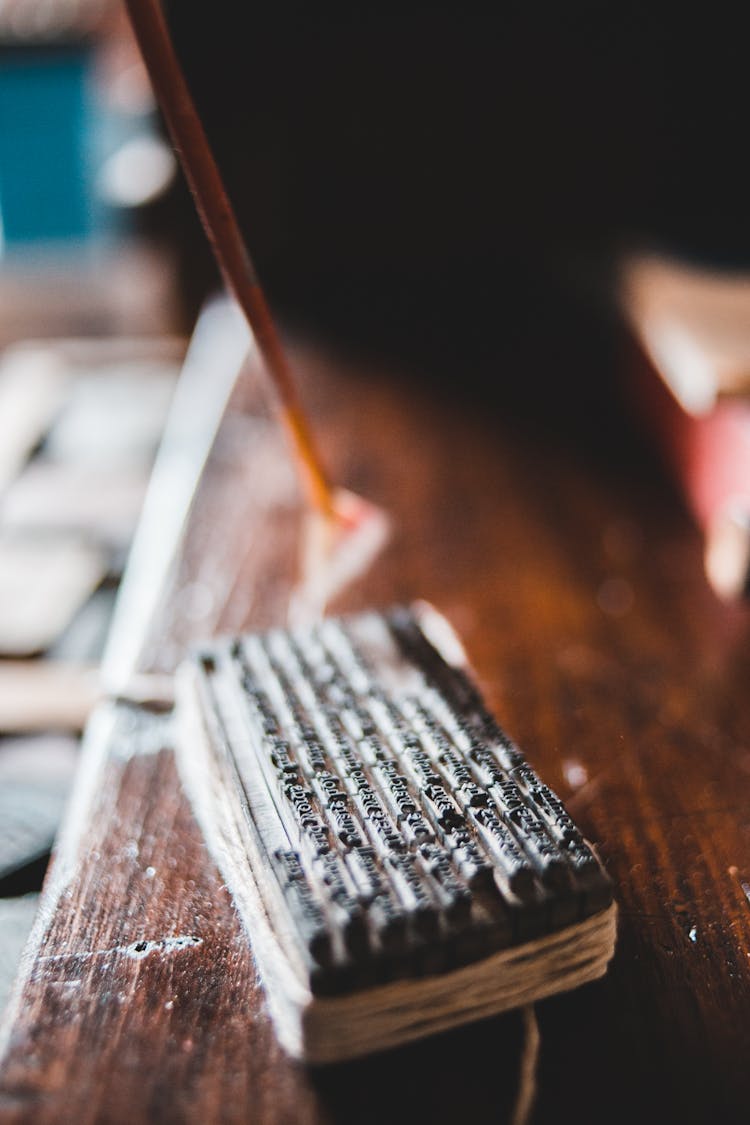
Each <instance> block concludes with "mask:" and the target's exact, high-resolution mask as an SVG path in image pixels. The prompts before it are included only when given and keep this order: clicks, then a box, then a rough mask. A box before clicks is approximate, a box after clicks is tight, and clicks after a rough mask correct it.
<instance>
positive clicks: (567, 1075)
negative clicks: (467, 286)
mask: <svg viewBox="0 0 750 1125" xmlns="http://www.w3.org/2000/svg"><path fill="white" fill-rule="evenodd" d="M297 361H298V366H299V368H300V371H301V374H302V376H303V389H304V393H305V397H306V398H307V399H308V401H309V403H310V404H311V406H312V408H313V413H314V416H315V419H316V422H317V425H318V428H319V431H320V433H321V436H322V439H323V445H324V448H325V449H326V451H327V454H328V458H329V461H330V464H331V467H332V469H333V470H334V472H335V475H336V477H337V479H340V480H341V481H343V482H344V483H346V484H347V485H349V486H350V487H352V488H354V489H356V490H357V491H360V492H361V493H363V494H365V495H367V496H368V497H369V498H370V499H373V500H376V501H378V502H380V503H382V504H384V505H385V506H386V507H387V508H388V509H389V511H390V512H391V513H392V515H393V517H394V526H395V533H394V536H393V538H392V541H391V543H390V545H389V547H388V549H387V550H386V552H385V553H384V555H383V556H382V558H381V559H380V560H379V562H378V564H377V565H376V567H375V568H374V570H373V571H372V572H371V573H370V575H369V576H368V577H367V579H366V581H364V582H363V583H361V584H360V585H359V586H358V587H357V588H355V589H352V590H351V591H350V592H349V593H348V594H347V595H346V597H345V598H344V599H343V600H342V602H341V605H340V606H339V607H337V608H343V607H352V608H354V607H359V606H365V605H368V604H377V605H383V604H386V603H388V602H391V601H393V600H404V599H409V598H413V597H425V598H429V599H430V600H432V601H433V602H434V603H435V604H436V605H437V606H438V608H439V609H441V610H442V611H443V612H444V613H446V614H447V616H448V617H449V618H450V620H451V621H452V622H453V624H454V625H455V626H456V628H457V629H458V630H459V632H460V633H461V635H462V637H463V639H464V641H465V643H466V647H467V649H468V652H469V654H470V657H471V659H472V661H473V663H474V666H475V668H476V671H477V674H478V677H479V680H480V682H481V686H482V688H483V690H484V691H485V693H486V694H487V697H488V700H489V701H490V703H491V705H492V706H493V708H494V710H495V711H496V713H497V715H498V716H499V718H500V719H501V721H502V722H503V724H504V725H505V726H506V727H507V728H508V730H509V732H510V733H511V734H512V735H513V736H514V737H515V738H516V740H517V741H518V742H519V743H520V745H521V746H522V747H523V748H524V750H525V751H526V753H527V755H528V757H529V758H530V760H531V762H532V764H533V765H534V767H535V768H536V769H537V770H538V771H539V772H540V773H541V775H542V776H543V777H544V779H545V780H546V781H547V782H548V783H549V784H551V785H552V786H553V787H554V788H555V789H556V790H557V791H558V792H559V794H560V795H561V796H562V797H563V798H564V799H565V800H566V802H567V803H568V806H569V808H570V809H571V811H572V813H573V814H574V816H575V817H576V819H577V820H578V822H579V823H580V825H581V827H582V828H583V829H584V831H585V832H586V834H587V835H588V836H589V838H590V839H592V840H593V841H595V842H596V843H597V845H598V847H599V849H600V852H601V854H602V857H603V859H604V860H605V862H606V864H607V867H608V869H609V871H610V874H611V875H612V877H613V879H614V882H615V886H616V893H617V897H618V900H619V903H620V907H621V916H620V937H619V943H618V949H617V953H616V956H615V960H614V962H613V964H612V967H611V969H610V972H609V974H608V976H607V977H606V978H605V979H604V980H602V981H601V982H598V983H596V984H593V985H589V986H586V987H585V988H583V989H581V990H580V991H579V992H577V993H575V994H570V995H566V996H563V997H559V998H556V999H553V1000H549V1001H546V1002H544V1003H542V1004H540V1005H539V1006H538V1017H539V1023H540V1028H541V1061H540V1069H539V1097H538V1101H537V1107H536V1111H535V1117H534V1120H535V1121H536V1122H538V1123H542V1122H553V1121H557V1122H567V1121H570V1122H591V1123H594V1122H596V1123H599V1122H602V1121H608V1122H632V1121H633V1120H642V1121H659V1122H672V1121H674V1122H679V1123H681V1125H686V1123H692V1122H696V1123H697V1122H712V1123H713V1122H735V1121H736V1122H741V1121H742V1122H745V1121H747V1119H748V1109H747V1105H748V1101H749V1100H750V1071H748V1067H747V1059H748V1057H749V1056H750V1022H748V1020H747V1012H748V1010H750V699H749V698H748V673H749V672H750V646H748V636H749V632H750V615H748V613H747V611H746V610H743V609H742V608H737V607H726V606H723V605H721V604H720V603H719V602H717V601H716V599H715V598H714V597H713V595H712V594H711V593H710V591H709V590H708V588H707V586H706V584H705V581H704V578H703V574H702V566H701V544H700V540H699V536H698V534H697V532H695V531H694V529H693V528H692V526H691V525H690V523H689V521H688V519H687V517H686V516H685V514H684V513H683V512H682V511H681V509H680V506H679V503H678V501H677V500H676V498H675V496H674V495H673V493H672V491H671V490H670V488H669V487H668V485H667V484H665V483H664V482H663V481H662V480H661V477H660V476H659V473H658V469H657V468H656V466H655V464H654V462H653V461H652V460H651V459H650V457H649V456H648V454H647V452H646V451H644V450H643V448H642V447H641V445H640V443H639V442H638V439H637V437H634V436H632V435H630V434H628V433H627V432H626V431H623V433H619V434H617V435H615V436H613V437H612V438H611V440H610V436H609V435H604V436H603V435H602V434H601V433H600V432H599V430H600V425H599V422H598V421H597V419H595V418H591V419H589V420H586V419H584V420H583V422H582V423H581V421H580V419H579V421H578V422H577V423H576V425H572V423H571V425H570V426H568V425H567V423H566V421H565V420H564V419H558V420H557V424H556V425H554V424H549V423H548V422H545V421H544V420H542V419H541V418H535V416H534V414H533V413H531V414H528V413H527V415H526V416H525V417H524V418H523V419H519V418H518V417H516V416H513V415H510V414H509V413H507V412H503V411H502V410H498V409H493V410H489V409H488V408H487V406H486V405H485V404H481V405H479V404H475V405H474V406H472V405H471V404H470V403H467V401H466V397H467V396H466V395H451V394H449V393H448V392H446V391H440V392H438V391H437V390H435V389H434V388H432V387H431V386H430V385H429V383H425V382H422V383H417V382H412V381H408V380H405V379H404V378H401V377H399V376H398V374H397V373H394V372H390V373H387V372H386V373H384V372H378V373H371V372H366V371H364V370H362V369H346V368H345V367H344V366H343V365H342V364H333V363H332V362H331V361H328V360H326V359H325V358H324V357H321V356H316V355H315V354H313V353H303V352H301V353H300V354H299V355H298V356H297ZM243 401H244V396H243V394H242V393H239V392H238V394H237V395H235V398H234V400H233V405H232V407H231V409H230V413H229V416H228V418H227V419H226V421H225V424H224V426H223V429H222V431H221V434H220V437H219V441H218V443H217V447H216V450H215V452H214V455H213V456H212V458H211V459H210V461H209V465H208V468H207V472H206V475H205V478H204V482H203V485H202V490H201V492H200V494H199V496H198V499H197V501H196V504H195V506H194V509H193V514H192V517H191V522H190V528H189V532H188V537H187V541H186V544H185V546H184V549H183V553H182V559H183V561H182V564H181V566H180V567H178V568H177V570H176V571H175V575H174V577H173V582H172V585H171V589H170V592H169V595H168V597H167V598H166V601H165V604H164V609H163V611H162V614H161V616H160V618H159V622H158V625H157V626H156V627H155V631H154V634H153V636H152V638H151V640H150V641H149V644H148V645H147V646H146V649H145V650H144V656H143V661H142V666H143V667H144V668H149V667H161V668H164V667H166V668H169V667H170V666H171V665H173V664H174V661H175V660H176V659H177V658H178V656H179V653H180V651H181V650H182V649H183V647H184V645H185V644H186V643H187V642H188V641H189V639H190V637H191V636H193V637H194V636H197V635H200V634H202V633H205V632H206V631H211V630H213V629H214V628H219V629H221V628H233V629H234V628H237V627H239V626H245V625H253V624H265V623H267V621H268V620H274V619H276V620H278V619H279V617H280V616H281V615H283V612H284V605H285V599H286V596H287V593H288V590H289V585H290V580H291V576H292V573H293V559H294V539H295V528H296V522H295V521H296V514H295V512H296V508H295V503H296V501H295V492H294V487H293V484H292V483H291V482H289V481H287V484H286V485H284V486H283V488H282V487H281V486H280V487H279V490H278V491H277V492H276V493H275V495H276V496H277V500H278V503H274V504H271V505H270V506H269V505H267V504H264V503H256V501H255V500H254V499H253V497H254V495H255V496H258V495H260V494H261V493H262V491H263V487H265V486H264V485H263V481H265V482H266V484H267V483H268V481H269V480H270V481H271V482H272V481H273V479H274V478H273V473H274V472H275V471H276V470H275V468H274V466H278V464H280V459H283V451H282V450H281V448H280V447H279V446H278V444H277V443H276V442H275V440H274V439H273V438H268V437H267V436H266V437H265V438H264V437H262V436H261V437H260V438H258V434H259V430H258V427H257V425H256V424H255V422H254V421H253V419H252V417H248V414H247V412H246V411H245V410H244V409H243ZM263 432H264V433H265V432H266V431H263ZM253 440H260V441H267V442H268V445H267V448H266V450H265V452H264V455H263V457H264V459H265V463H266V464H267V466H268V468H267V469H263V468H261V467H260V466H259V463H258V459H257V457H256V456H255V454H253V453H252V452H249V450H251V449H252V448H256V450H257V449H258V448H260V447H258V446H256V447H253V445H252V441H253ZM266 472H268V473H269V474H271V475H270V476H269V477H265V476H264V474H265V473H266ZM258 474H261V475H260V476H259V475H258ZM271 492H273V488H272V489H271ZM269 495H270V493H269ZM206 588H208V590H209V593H208V594H207V593H206ZM224 595H230V596H229V597H228V599H225V597H224ZM186 607H187V608H186ZM126 711H127V709H126ZM126 718H127V715H126ZM123 721H125V719H124V720H123ZM146 727H147V728H148V729H149V731H150V733H148V734H145V735H144V734H141V735H139V736H138V737H136V734H135V733H133V734H132V735H131V736H123V737H121V738H118V739H117V740H114V742H113V741H112V740H110V741H109V742H108V741H107V739H106V738H104V736H103V735H102V736H100V738H101V739H102V740H103V741H101V742H100V743H99V744H98V745H99V748H98V749H97V746H94V745H93V743H92V745H91V746H90V747H89V751H88V754H87V759H86V761H87V763H88V765H87V772H88V788H86V786H85V785H83V784H82V785H81V786H79V790H78V798H77V800H78V805H77V809H76V810H74V815H73V816H71V817H70V818H69V821H68V827H67V831H66V834H65V835H64V836H63V838H62V839H61V841H60V843H59V846H58V854H57V859H56V861H55V862H54V864H53V867H52V870H51V872H50V875H49V876H48V881H47V886H46V889H45V898H46V912H45V913H44V914H43V915H42V918H41V920H40V922H39V924H38V926H37V929H36V931H35V934H34V935H33V937H32V943H31V947H30V948H29V950H28V955H27V964H26V969H25V976H24V979H23V982H22V990H21V992H20V994H19V997H18V1002H17V1004H16V1005H15V1007H14V1008H12V1009H11V1012H10V1017H9V1021H8V1025H7V1027H6V1031H7V1033H8V1036H9V1037H8V1039H7V1050H6V1054H5V1057H4V1061H3V1064H2V1070H1V1071H0V1117H1V1118H2V1120H4V1121H5V1120H7V1121H9V1122H10V1121H19V1122H26V1121H33V1122H40V1123H42V1122H58V1121H80V1122H129V1123H132V1122H166V1121H170V1122H171V1121H174V1122H183V1121H184V1122H196V1123H197V1122H209V1121H226V1122H259V1123H263V1125H266V1123H268V1125H271V1123H277V1122H279V1123H280V1122H336V1123H339V1122H340V1123H350V1122H368V1123H369V1122H373V1123H375V1122H382V1121H385V1120H388V1121H393V1122H401V1121H403V1122H406V1121H409V1122H410V1123H415V1122H422V1121H424V1122H427V1121H429V1122H434V1123H438V1122H441V1123H442V1122H446V1123H447V1122H455V1121H467V1122H476V1123H480V1122H498V1121H503V1120H505V1119H506V1118H507V1113H508V1111H509V1107H510V1106H511V1104H512V1101H513V1097H514V1094H515V1089H516V1083H517V1073H518V1058H519V1050H520V1046H521V1024H520V1019H519V1018H518V1017H517V1016H516V1015H509V1016H505V1017H501V1018H498V1019H493V1020H490V1021H486V1022H484V1023H481V1024H478V1025H475V1026H474V1027H470V1028H467V1029H463V1030H461V1031H457V1032H453V1033H450V1034H447V1035H443V1036H440V1037H437V1038H435V1039H433V1040H430V1041H426V1042H423V1043H421V1044H418V1045H415V1046H413V1047H409V1048H406V1049H402V1050H399V1051H394V1052H391V1053H389V1054H385V1055H382V1056H379V1057H375V1058H371V1059H369V1060H365V1061H362V1062H358V1063H354V1064H347V1065H342V1066H338V1067H333V1068H328V1069H326V1070H321V1071H318V1072H315V1071H306V1070H304V1069H303V1068H301V1067H299V1066H297V1065H294V1064H291V1063H289V1062H288V1061H287V1060H286V1059H284V1057H283V1056H282V1055H281V1054H280V1052H279V1050H278V1048H277V1046H276V1045H275V1042H274V1039H273V1035H272V1032H271V1029H270V1026H269V1023H268V1019H267V1016H266V1013H265V1008H264V1003H263V996H262V991H261V990H260V988H259V986H258V982H257V980H256V976H255V972H254V968H253V963H252V958H251V955H250V953H249V951H248V947H247V942H246V939H245V938H244V936H243V934H242V931H241V929H240V927H239V924H238V922H237V920H236V917H235V915H234V912H233V910H232V906H231V903H230V901H229V899H228V895H227V892H226V891H225V889H224V888H223V887H222V885H221V881H220V878H219V876H218V874H217V872H216V870H215V868H214V866H213V864H212V863H211V861H210V858H209V857H208V856H207V854H206V851H205V848H204V845H203V844H202V841H201V838H200V835H199V833H198V831H197V829H196V827H195V824H194V822H193V820H192V817H191V814H190V810H189V808H188V807H187V805H186V803H185V800H184V798H183V797H182V795H181V792H180V789H179V785H178V782H177V778H176V774H175V770H174V764H173V759H172V753H171V749H170V738H171V734H170V731H169V726H168V722H167V721H165V720H164V719H157V718H152V719H151V720H150V721H147V722H146ZM177 939H181V940H177ZM143 943H153V944H146V945H145V946H143ZM136 947H142V948H136Z"/></svg>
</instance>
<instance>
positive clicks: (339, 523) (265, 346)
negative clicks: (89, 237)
mask: <svg viewBox="0 0 750 1125" xmlns="http://www.w3.org/2000/svg"><path fill="white" fill-rule="evenodd" d="M126 7H127V9H128V13H129V15H130V20H131V23H132V26H133V30H134V32H135V36H136V39H137V41H138V45H139V47H140V50H141V53H142V55H143V59H144V62H145V64H146V68H147V70H148V73H149V76H150V79H151V83H152V85H153V88H154V93H155V95H156V99H157V101H158V103H159V106H160V108H161V111H162V113H163V115H164V119H165V122H166V124H167V128H168V129H169V132H170V134H171V136H172V140H173V142H174V144H175V147H176V149H177V152H178V155H179V158H180V162H181V164H182V168H183V171H184V173H185V177H186V179H187V182H188V185H189V187H190V190H191V192H192V195H193V199H194V201H195V206H196V209H197V211H198V214H199V216H200V219H201V222H202V223H203V227H204V230H205V232H206V235H207V236H208V240H209V242H210V243H211V246H212V248H213V252H214V255H215V257H216V261H217V263H218V266H219V269H220V271H221V274H222V277H223V279H224V282H225V284H226V286H227V288H228V289H229V290H230V292H231V293H232V294H233V295H234V297H235V299H236V301H237V303H238V305H239V306H240V308H241V310H242V312H243V314H244V316H245V318H246V320H247V323H248V325H249V327H250V330H251V332H252V334H253V335H254V337H255V341H256V344H257V346H258V350H259V352H260V354H261V357H262V359H263V361H264V363H265V366H266V369H267V370H268V373H269V375H270V376H271V378H272V380H273V383H274V385H275V387H276V390H277V392H278V395H279V399H280V403H281V416H282V419H283V422H284V424H285V426H286V429H287V431H288V433H289V435H290V438H291V441H292V446H293V449H294V452H295V454H296V461H297V466H298V469H299V471H300V474H301V476H302V480H303V483H304V486H305V492H306V496H307V499H308V500H309V503H310V506H311V509H312V511H313V513H315V514H317V516H318V517H322V519H320V518H318V520H317V521H316V522H317V527H316V528H315V530H314V531H313V532H312V534H311V536H310V537H311V539H312V541H313V544H314V550H315V552H316V554H320V550H321V547H320V544H321V543H323V544H324V549H325V550H326V551H327V552H328V553H329V554H330V553H332V551H333V549H334V548H336V549H337V548H338V546H339V545H340V539H341V537H342V535H343V536H347V537H348V538H351V535H352V534H353V533H355V532H358V531H360V530H363V529H364V531H365V534H364V539H365V540H366V541H367V544H368V545H374V549H377V547H378V546H379V545H380V542H381V541H382V538H383V536H382V531H383V530H384V528H383V515H382V513H380V512H379V511H378V510H377V509H375V508H374V507H373V506H372V505H371V504H369V503H367V502H366V501H364V500H363V499H362V498H360V497H357V496H354V495H353V494H352V493H349V492H347V491H346V490H344V489H339V488H334V487H333V486H332V484H331V482H330V480H329V477H328V474H327V472H326V470H325V468H324V466H323V462H322V460H321V457H320V454H319V452H318V449H317V446H316V442H315V440H314V436H313V434H312V431H311V429H310V426H309V423H308V421H307V418H306V416H305V413H304V411H303V409H302V405H301V403H300V400H299V396H298V393H297V387H296V385H295V381H294V377H293V375H292V371H291V366H290V363H289V360H288V357H287V355H286V352H285V349H284V347H283V345H282V343H281V339H280V336H279V333H278V330H277V328H276V325H275V322H274V319H273V316H272V314H271V310H270V308H269V305H268V301H267V300H266V297H265V294H264V292H263V288H262V286H261V284H260V281H259V280H258V275H257V273H256V270H255V267H254V265H253V262H252V259H251V257H250V253H249V251H248V248H247V245H246V242H245V239H244V238H243V235H242V232H241V230H240V226H239V223H238V221H237V217H236V215H235V212H234V208H233V207H232V204H231V201H230V199H229V195H228V193H227V190H226V188H225V186H224V182H223V180H222V176H221V173H220V171H219V168H218V165H217V163H216V160H215V158H214V156H213V153H212V151H211V146H210V144H209V142H208V138H207V136H206V133H205V130H204V128H203V125H202V124H201V120H200V117H199V115H198V112H197V110H196V107H195V104H194V102H193V99H192V97H191V94H190V91H189V89H188V86H187V82H186V80H185V76H184V74H183V72H182V68H181V66H180V63H179V60H178V58H177V55H176V53H175V50H174V46H173V45H172V41H171V37H170V34H169V29H168V27H167V24H166V21H165V18H164V15H163V13H162V11H161V7H160V5H159V3H158V0H126ZM321 526H322V528H323V531H322V533H321ZM373 527H375V528H376V531H375V533H373V530H372V529H373ZM308 556H309V552H308ZM368 561H369V559H368Z"/></svg>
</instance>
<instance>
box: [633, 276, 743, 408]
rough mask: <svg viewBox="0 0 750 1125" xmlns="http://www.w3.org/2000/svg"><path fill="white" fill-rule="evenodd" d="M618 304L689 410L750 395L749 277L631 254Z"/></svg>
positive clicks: (658, 368) (656, 365) (662, 373)
mask: <svg viewBox="0 0 750 1125" xmlns="http://www.w3.org/2000/svg"><path fill="white" fill-rule="evenodd" d="M620 298H621V304H622V307H623V310H624V312H625V314H626V316H627V317H628V319H629V320H630V321H631V323H632V325H633V327H634V329H635V331H636V334H637V335H638V337H639V339H640V341H641V343H642V344H643V346H644V348H645V350H646V352H647V353H648V355H649V358H650V359H651V361H652V362H653V364H654V365H655V367H656V368H657V370H658V371H659V373H660V374H661V376H662V378H663V379H664V381H665V382H666V383H667V385H668V386H669V387H670V389H671V391H672V393H673V394H674V396H675V398H676V399H677V400H678V402H679V403H680V404H681V406H682V407H683V408H684V409H685V410H687V411H689V412H690V413H691V414H706V413H708V412H709V411H710V410H711V409H712V407H713V406H714V404H715V402H716V399H717V398H718V396H719V395H722V394H739V393H743V392H746V391H750V274H748V273H719V272H716V271H712V270H708V269H699V268H697V267H693V266H689V265H686V264H685V263H683V262H678V261H675V260H671V259H669V258H663V257H659V256H656V255H650V254H640V255H632V256H630V257H628V258H626V259H625V261H624V262H623V263H622V265H621V274H620Z"/></svg>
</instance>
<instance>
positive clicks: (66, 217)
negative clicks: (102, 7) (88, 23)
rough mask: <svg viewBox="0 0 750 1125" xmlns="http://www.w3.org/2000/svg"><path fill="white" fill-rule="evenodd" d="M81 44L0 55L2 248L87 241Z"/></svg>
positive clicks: (90, 203)
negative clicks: (78, 45)
mask: <svg viewBox="0 0 750 1125" xmlns="http://www.w3.org/2000/svg"><path fill="white" fill-rule="evenodd" d="M91 88H92V84H91V54H90V51H89V50H88V49H87V48H86V47H75V48H74V47H65V48H63V49H58V50H54V49H50V50H46V51H45V50H39V51H28V50H22V51H18V52H11V51H4V52H3V53H2V55H0V219H1V220H2V235H3V242H4V244H5V246H6V247H11V246H14V245H17V244H28V243H40V242H45V243H49V242H71V241H76V242H77V241H83V240H87V239H88V238H89V237H91V235H92V234H94V232H95V229H96V227H97V221H98V215H97V207H96V205H95V200H94V191H93V175H92V167H91V142H92V136H93V135H94V132H95V129H94V126H95V107H94V103H93V96H92V93H91Z"/></svg>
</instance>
